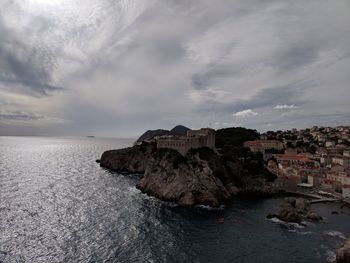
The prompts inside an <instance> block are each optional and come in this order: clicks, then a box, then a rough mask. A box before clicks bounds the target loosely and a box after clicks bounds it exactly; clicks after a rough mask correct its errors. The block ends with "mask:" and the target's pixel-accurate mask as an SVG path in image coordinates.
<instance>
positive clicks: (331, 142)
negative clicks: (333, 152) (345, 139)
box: [325, 141, 335, 148]
mask: <svg viewBox="0 0 350 263" xmlns="http://www.w3.org/2000/svg"><path fill="white" fill-rule="evenodd" d="M325 146H326V147H327V148H329V147H334V146H335V142H333V141H326V144H325Z"/></svg>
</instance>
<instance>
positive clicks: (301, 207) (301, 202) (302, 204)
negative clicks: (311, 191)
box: [295, 198, 311, 214]
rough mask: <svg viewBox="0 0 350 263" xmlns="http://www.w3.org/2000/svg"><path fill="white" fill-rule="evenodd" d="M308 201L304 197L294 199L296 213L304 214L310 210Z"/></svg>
mask: <svg viewBox="0 0 350 263" xmlns="http://www.w3.org/2000/svg"><path fill="white" fill-rule="evenodd" d="M310 207H311V206H310V202H309V201H308V200H306V199H305V198H297V199H295V208H296V209H297V210H298V213H302V214H306V213H308V211H309V210H310Z"/></svg>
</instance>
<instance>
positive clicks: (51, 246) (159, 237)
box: [0, 137, 350, 263]
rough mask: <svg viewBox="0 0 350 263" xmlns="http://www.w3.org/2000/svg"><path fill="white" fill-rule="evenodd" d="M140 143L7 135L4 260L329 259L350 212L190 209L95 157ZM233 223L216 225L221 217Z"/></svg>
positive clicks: (3, 149) (269, 204) (0, 172)
mask: <svg viewBox="0 0 350 263" xmlns="http://www.w3.org/2000/svg"><path fill="white" fill-rule="evenodd" d="M132 142H133V141H132V140H116V139H98V138H39V137H0V187H1V188H0V191H1V202H0V216H1V221H0V234H1V235H0V262H6V263H7V262H282V261H283V262H327V259H328V260H329V259H331V258H333V257H334V251H335V249H336V248H337V247H338V246H339V245H340V244H341V243H342V242H343V240H344V238H345V237H349V236H350V226H349V223H348V222H349V215H348V214H347V213H348V212H349V211H346V210H341V211H343V212H344V213H340V214H339V215H331V211H334V210H338V211H340V208H339V206H338V207H337V206H336V205H330V206H326V205H322V204H319V205H317V207H316V208H317V210H318V212H320V213H321V214H322V215H323V216H325V217H327V218H328V220H329V222H330V223H329V224H311V225H309V226H307V227H306V228H295V229H294V231H289V229H288V228H286V227H285V226H283V225H282V224H281V223H280V222H277V221H276V222H274V221H271V220H266V219H265V216H266V215H267V214H268V213H270V212H271V211H273V210H275V209H277V207H278V205H279V200H278V199H266V200H261V201H258V200H255V201H254V200H250V201H249V200H245V201H243V200H241V201H235V202H234V203H233V205H232V206H231V207H228V208H227V209H226V210H222V209H221V210H210V209H207V208H205V207H204V208H201V207H197V208H194V209H192V210H188V209H183V208H180V207H178V206H175V205H173V204H168V203H164V202H160V201H158V200H157V199H155V198H153V197H148V196H146V195H144V194H142V193H141V192H140V191H139V190H137V189H136V188H135V184H136V182H137V180H138V179H137V177H134V176H132V175H129V176H121V175H118V174H115V173H111V172H109V171H107V170H105V169H102V168H100V167H99V165H98V164H97V163H96V162H95V160H96V159H98V158H99V157H100V155H101V154H102V152H103V151H105V150H108V149H114V148H121V147H125V146H128V145H131V144H132ZM219 217H224V218H225V223H223V224H218V223H217V218H219Z"/></svg>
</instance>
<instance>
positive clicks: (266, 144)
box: [243, 140, 283, 152]
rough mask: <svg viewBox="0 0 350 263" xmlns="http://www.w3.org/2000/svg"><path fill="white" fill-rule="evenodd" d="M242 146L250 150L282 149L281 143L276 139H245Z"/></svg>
mask: <svg viewBox="0 0 350 263" xmlns="http://www.w3.org/2000/svg"><path fill="white" fill-rule="evenodd" d="M243 145H244V147H248V148H249V149H250V150H251V151H252V152H264V151H265V150H269V149H277V150H282V149H283V143H282V142H281V141H277V140H255V141H246V142H245V143H244V144H243Z"/></svg>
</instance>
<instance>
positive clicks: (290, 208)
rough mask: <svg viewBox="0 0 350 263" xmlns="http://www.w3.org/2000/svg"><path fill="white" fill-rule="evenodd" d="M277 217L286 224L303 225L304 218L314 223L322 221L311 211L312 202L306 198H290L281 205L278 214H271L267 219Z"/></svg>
mask: <svg viewBox="0 0 350 263" xmlns="http://www.w3.org/2000/svg"><path fill="white" fill-rule="evenodd" d="M272 217H277V218H278V219H280V220H282V221H285V222H292V223H299V224H300V223H301V221H302V217H306V218H308V219H310V220H313V221H319V220H321V219H322V217H321V216H319V215H318V214H317V213H316V212H315V211H312V210H311V206H310V202H309V201H308V200H306V199H304V198H294V197H288V198H285V199H284V201H283V202H282V203H281V205H280V210H279V212H278V214H269V215H268V216H267V218H272Z"/></svg>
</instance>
